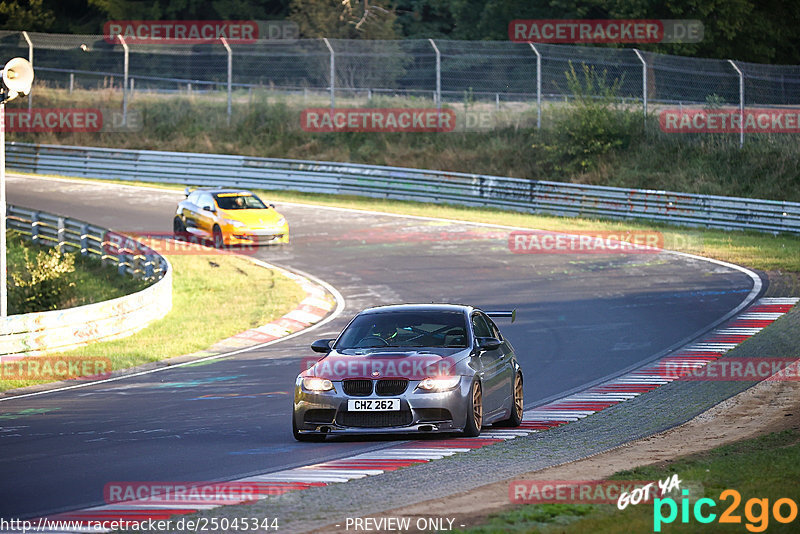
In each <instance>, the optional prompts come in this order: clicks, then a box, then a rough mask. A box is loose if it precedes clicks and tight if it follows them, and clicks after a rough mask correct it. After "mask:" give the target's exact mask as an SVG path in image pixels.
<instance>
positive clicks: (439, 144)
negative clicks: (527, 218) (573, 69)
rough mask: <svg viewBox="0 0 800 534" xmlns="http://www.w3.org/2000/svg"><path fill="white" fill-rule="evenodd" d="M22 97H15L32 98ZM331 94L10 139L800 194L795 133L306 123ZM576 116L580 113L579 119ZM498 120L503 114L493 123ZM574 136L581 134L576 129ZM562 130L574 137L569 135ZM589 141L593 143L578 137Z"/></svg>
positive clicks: (207, 98)
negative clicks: (407, 129) (305, 126)
mask: <svg viewBox="0 0 800 534" xmlns="http://www.w3.org/2000/svg"><path fill="white" fill-rule="evenodd" d="M34 99H35V100H34V105H35V106H36V107H42V108H46V107H91V108H104V109H109V110H120V109H121V107H122V101H121V93H120V92H118V91H110V90H95V91H75V92H73V93H72V94H70V93H68V92H67V91H65V90H57V89H48V88H44V87H42V88H39V89H37V91H36V94H35V95H34ZM365 104H366V105H367V106H369V107H426V106H428V107H430V106H431V104H430V102H426V101H423V100H419V99H416V100H415V99H403V98H399V97H398V98H392V97H380V98H377V97H376V98H374V99H373V100H371V101H370V102H368V103H365V102H364V101H355V100H353V101H348V100H347V99H345V100H341V101H340V102H339V105H340V106H342V107H357V106H361V107H363V106H365ZM26 105H27V104H26V103H25V101H20V102H19V103H16V102H15V103H12V104H10V106H11V107H17V106H20V107H24V106H26ZM326 105H327V104H326V103H325V101H324V99H318V100H315V99H309V100H307V101H304V100H303V97H302V96H292V95H290V96H287V95H282V94H275V93H271V92H269V91H268V90H266V89H259V90H255V91H253V94H252V95H249V96H248V94H247V93H246V92H237V93H236V94H235V95H234V101H233V109H234V112H233V120H232V121H231V124H230V125H227V120H226V119H227V116H226V103H225V98H224V93H222V92H217V93H210V94H193V95H187V94H185V93H184V94H181V95H159V94H147V93H136V94H135V96H134V97H133V98H132V99H131V101H130V103H129V109H131V110H133V111H136V112H138V113H141V116H142V118H143V123H142V127H141V129H140V130H138V131H134V132H88V133H87V132H82V133H81V132H77V133H76V132H73V133H52V132H45V133H20V132H12V133H10V134H9V137H8V138H9V140H10V141H24V142H37V143H53V144H69V145H88V146H105V147H114V148H135V149H157V150H171V151H189V152H210V153H222V154H241V155H249V156H271V157H288V158H299V159H312V160H332V161H348V162H361V163H372V164H379V165H397V166H407V167H415V168H426V169H440V170H449V171H463V172H478V173H485V174H495V175H501V176H514V177H519V178H532V179H541V180H555V181H566V182H575V183H589V184H603V185H614V186H619V187H632V188H647V189H665V190H672V191H683V192H692V193H702V194H715V195H732V196H744V197H755V198H767V199H777V200H793V201H800V175H798V173H797V172H796V169H797V168H798V167H799V166H800V145H798V143H797V142H796V137H794V136H792V135H790V134H772V135H748V137H747V144H746V145H745V148H744V149H741V150H740V149H739V148H738V136H737V135H736V134H665V133H663V132H662V131H661V130H660V128H659V126H658V115H657V111H658V110H655V112H654V113H652V114H651V115H652V117H651V120H650V121H649V122H648V124H647V125H646V127H645V126H643V125H642V121H641V115H640V112H639V110H638V109H635V110H634V109H632V108H631V109H627V108H626V109H625V112H624V113H622V115H620V116H621V117H623V119H622V121H621V123H620V124H618V125H616V126H615V125H613V124H612V125H610V127H611V129H607V128H606V125H602V124H600V125H599V126H600V127H599V129H597V128H598V125H595V124H593V123H591V122H574V121H573V122H570V120H571V118H573V119H574V118H575V117H576V116H575V115H572V114H571V113H572V109H573V108H571V107H569V106H565V104H563V103H555V102H551V103H547V104H546V105H545V109H544V112H543V113H544V119H545V120H544V123H543V127H542V129H541V130H539V129H537V128H536V127H535V124H536V110H535V103H534V102H516V103H507V104H504V105H503V106H502V107H501V109H500V110H499V111H497V110H495V106H494V104H493V103H492V104H489V103H486V102H469V101H467V100H465V102H463V103H451V104H448V107H450V108H452V109H453V110H454V111H455V112H456V114H457V116H458V117H459V118H458V121H457V122H458V123H459V124H461V123H462V122H463V121H464V120H465V117H466V115H470V116H473V117H477V118H481V120H483V118H488V123H489V125H490V129H488V130H487V129H481V130H477V131H465V130H463V129H459V128H457V130H456V131H454V132H448V133H416V132H411V133H359V132H350V133H316V132H306V131H303V130H302V129H301V127H300V114H301V111H302V110H303V109H304V108H305V107H309V106H323V107H324V106H326ZM578 118H580V117H578ZM497 122H499V124H497ZM572 134H575V136H576V137H575V138H573V137H571V135H572ZM565 135H566V137H565ZM584 142H585V144H586V147H585V149H584V148H582V145H581V143H584ZM596 142H597V143H600V145H602V146H601V147H599V148H598V146H597V143H596Z"/></svg>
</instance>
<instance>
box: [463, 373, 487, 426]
mask: <svg viewBox="0 0 800 534" xmlns="http://www.w3.org/2000/svg"><path fill="white" fill-rule="evenodd" d="M482 426H483V389H482V388H481V383H480V382H478V381H477V380H476V381H475V382H473V383H472V387H471V388H470V403H469V410H468V412H467V423H466V424H465V425H464V432H463V434H464V437H467V438H476V437H478V436H479V435H480V433H481V427H482Z"/></svg>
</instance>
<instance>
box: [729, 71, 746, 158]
mask: <svg viewBox="0 0 800 534" xmlns="http://www.w3.org/2000/svg"><path fill="white" fill-rule="evenodd" d="M728 63H730V64H731V66H732V67H733V68H734V69H735V70H736V72H737V73H738V74H739V148H742V147H743V146H744V73H743V72H742V71H741V70H739V67H737V66H736V63H734V62H733V60H732V59H729V60H728Z"/></svg>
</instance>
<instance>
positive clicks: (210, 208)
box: [203, 206, 217, 213]
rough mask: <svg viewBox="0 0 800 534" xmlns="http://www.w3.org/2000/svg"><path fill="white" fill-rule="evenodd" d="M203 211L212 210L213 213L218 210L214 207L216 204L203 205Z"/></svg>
mask: <svg viewBox="0 0 800 534" xmlns="http://www.w3.org/2000/svg"><path fill="white" fill-rule="evenodd" d="M203 211H210V212H211V213H214V212H215V211H217V210H215V209H214V206H203Z"/></svg>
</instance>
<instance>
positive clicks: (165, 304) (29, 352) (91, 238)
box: [0, 205, 172, 356]
mask: <svg viewBox="0 0 800 534" xmlns="http://www.w3.org/2000/svg"><path fill="white" fill-rule="evenodd" d="M7 221H8V227H9V229H13V230H17V231H19V232H20V233H22V234H23V235H25V236H28V237H29V238H30V239H31V240H32V241H34V242H36V243H40V244H42V245H46V246H52V247H58V249H59V250H61V251H65V252H71V251H79V252H80V253H81V254H86V255H91V256H96V257H98V258H100V259H101V260H102V261H103V262H104V263H107V264H109V263H110V264H114V265H116V266H117V269H118V271H119V272H120V273H125V274H128V275H131V276H136V277H141V278H145V279H155V280H157V281H156V282H155V283H154V284H152V285H150V286H148V287H146V288H145V289H143V290H141V291H138V292H136V293H132V294H130V295H125V296H124V297H119V298H116V299H112V300H107V301H103V302H97V303H94V304H88V305H85V306H78V307H75V308H68V309H64V310H53V311H46V312H36V313H26V314H19V315H10V316H8V317H6V318H5V319H0V321H2V322H0V356H6V355H12V356H38V355H41V354H44V353H48V352H54V351H62V350H68V349H72V348H75V347H78V346H81V345H84V344H86V343H89V342H91V341H98V340H109V339H115V338H119V337H123V336H126V335H129V334H132V333H133V332H136V331H137V330H140V329H141V328H143V327H144V326H146V325H147V324H148V323H150V322H152V321H154V320H156V319H160V318H162V317H163V316H164V315H166V314H167V312H169V310H170V309H172V270H171V269H170V266H169V262H168V261H167V259H166V258H164V257H163V256H161V255H160V254H157V253H155V252H154V251H153V254H149V253H148V254H141V252H142V251H144V252H147V251H148V250H149V249H147V248H145V247H144V245H142V244H141V243H138V242H134V241H126V243H131V244H133V245H134V246H136V248H137V252H138V253H136V254H128V253H127V252H131V251H130V250H129V249H126V248H121V247H120V246H118V245H117V244H116V243H117V242H118V241H116V242H115V241H114V240H112V239H110V238H111V237H114V236H117V234H113V233H111V232H109V231H108V230H106V229H104V228H101V227H99V226H95V225H92V224H89V223H87V222H84V221H80V220H76V219H71V218H68V217H60V216H58V215H53V214H50V213H45V212H42V211H36V210H31V209H27V208H22V207H19V206H10V205H9V206H8V219H7Z"/></svg>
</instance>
